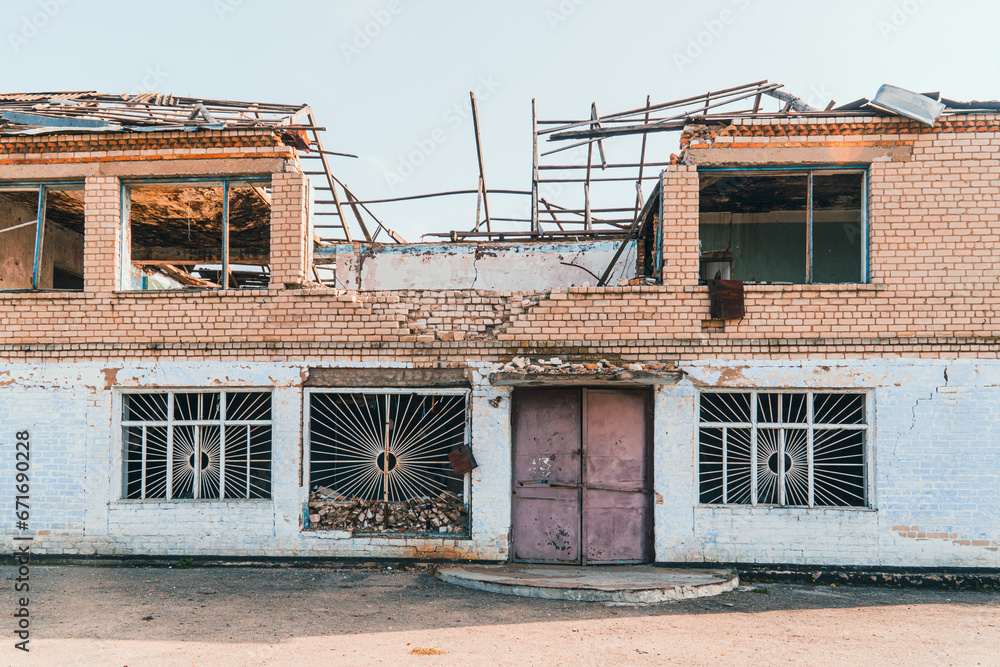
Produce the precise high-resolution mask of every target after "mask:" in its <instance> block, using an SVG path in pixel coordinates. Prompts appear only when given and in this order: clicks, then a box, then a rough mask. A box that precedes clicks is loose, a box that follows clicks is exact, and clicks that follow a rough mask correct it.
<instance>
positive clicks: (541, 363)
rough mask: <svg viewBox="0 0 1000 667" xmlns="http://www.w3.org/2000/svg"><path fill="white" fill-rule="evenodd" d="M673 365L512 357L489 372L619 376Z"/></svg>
mask: <svg viewBox="0 0 1000 667" xmlns="http://www.w3.org/2000/svg"><path fill="white" fill-rule="evenodd" d="M672 370H674V366H673V365H672V364H671V365H667V364H640V363H632V364H622V365H618V364H614V363H611V362H610V361H608V360H607V359H601V360H600V361H595V362H589V361H588V362H570V361H565V360H563V359H560V358H558V357H551V358H549V359H531V358H528V357H514V358H513V359H511V360H510V361H509V362H507V363H506V364H499V363H498V364H493V366H492V367H491V368H490V373H521V374H528V373H530V374H547V373H548V374H553V375H556V374H558V375H567V374H569V375H572V374H580V375H595V374H596V375H608V376H620V375H623V374H627V373H640V372H652V373H655V372H658V371H659V372H662V371H672Z"/></svg>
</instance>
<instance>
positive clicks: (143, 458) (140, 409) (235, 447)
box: [121, 390, 271, 500]
mask: <svg viewBox="0 0 1000 667" xmlns="http://www.w3.org/2000/svg"><path fill="white" fill-rule="evenodd" d="M121 423H122V433H123V466H122V467H123V481H122V497H123V498H125V499H127V500H139V499H163V500H194V499H203V500H207V499H215V500H225V499H232V498H244V499H249V498H270V497H271V393H270V392H267V391H253V390H238V391H170V392H129V393H123V394H122V422H121Z"/></svg>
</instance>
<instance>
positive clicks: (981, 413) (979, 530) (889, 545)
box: [654, 359, 1000, 567]
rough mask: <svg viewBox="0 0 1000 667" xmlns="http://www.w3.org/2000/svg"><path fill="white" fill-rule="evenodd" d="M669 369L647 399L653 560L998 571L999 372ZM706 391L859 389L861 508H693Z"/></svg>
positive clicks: (759, 364)
mask: <svg viewBox="0 0 1000 667" xmlns="http://www.w3.org/2000/svg"><path fill="white" fill-rule="evenodd" d="M681 369H683V370H684V371H685V372H686V373H687V377H686V378H685V379H684V380H682V381H681V382H680V383H678V385H676V386H674V387H669V388H663V389H659V390H658V391H657V394H656V413H655V414H656V427H655V431H656V434H657V445H656V448H655V452H656V453H655V456H656V460H655V464H654V471H655V479H654V485H655V486H654V490H655V491H656V492H657V493H659V494H661V495H662V496H663V497H664V502H663V504H657V505H656V506H655V510H656V518H655V526H656V528H655V531H656V533H655V545H656V549H655V550H656V558H657V560H658V561H668V562H690V561H698V562H701V561H708V562H713V561H718V562H755V563H756V562H759V563H776V562H784V563H800V564H829V565H883V566H902V565H909V566H941V565H949V566H970V567H971V566H975V567H997V566H998V565H1000V518H998V516H1000V515H998V514H997V512H996V508H997V507H998V506H1000V488H998V487H997V485H996V483H995V471H996V470H998V469H1000V416H998V414H997V411H996V406H997V405H1000V363H998V362H996V361H983V360H975V359H955V360H913V359H905V360H904V359H883V360H864V361H862V360H856V361H843V360H839V361H823V360H809V361H749V360H747V361H733V362H725V363H717V362H710V361H704V362H691V363H687V364H683V365H682V366H681ZM708 387H728V388H754V389H759V390H767V389H774V390H778V389H784V388H796V389H816V390H820V389H854V390H859V389H860V390H870V391H871V392H872V394H873V405H874V414H873V415H870V419H871V422H872V424H873V431H872V432H873V439H872V441H871V442H869V444H868V449H869V463H870V467H869V476H870V477H869V488H870V492H871V493H872V494H873V495H872V507H870V508H858V509H834V508H812V509H802V508H780V507H765V506H761V507H749V506H734V505H731V506H724V507H722V506H707V505H700V504H699V503H698V497H697V490H698V486H697V482H698V469H697V465H698V464H697V457H698V446H697V438H698V436H697V433H698V424H697V420H698V415H697V410H696V406H697V392H698V391H699V389H701V388H708ZM914 527H916V528H914ZM901 528H905V530H902V529H901ZM911 529H912V530H911ZM917 531H919V532H917ZM911 534H912V535H911ZM918 534H919V535H920V537H917V535H918ZM928 535H933V537H928ZM941 535H945V536H946V537H941Z"/></svg>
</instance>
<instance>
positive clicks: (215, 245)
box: [127, 181, 271, 290]
mask: <svg viewBox="0 0 1000 667" xmlns="http://www.w3.org/2000/svg"><path fill="white" fill-rule="evenodd" d="M270 220H271V198H270V194H269V193H268V191H267V189H266V188H264V187H263V185H262V184H255V183H239V182H235V181H223V182H221V183H194V184H153V185H147V184H137V185H133V186H132V187H131V188H130V199H129V230H130V233H131V249H132V255H131V271H130V275H129V280H128V281H127V283H128V286H129V287H130V288H131V289H152V290H167V289H192V288H201V289H222V288H228V289H252V288H262V287H267V286H268V283H269V274H270V271H269V265H270V248H271V243H270V233H271V232H270Z"/></svg>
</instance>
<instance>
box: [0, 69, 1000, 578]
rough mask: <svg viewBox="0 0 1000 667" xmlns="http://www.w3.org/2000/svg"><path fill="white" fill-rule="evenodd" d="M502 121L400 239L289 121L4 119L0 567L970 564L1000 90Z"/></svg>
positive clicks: (976, 524) (991, 478) (997, 272)
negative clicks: (123, 560)
mask: <svg viewBox="0 0 1000 667" xmlns="http://www.w3.org/2000/svg"><path fill="white" fill-rule="evenodd" d="M533 120H534V130H533V134H532V139H533V141H534V146H535V149H534V164H533V165H532V185H531V189H530V191H529V190H526V191H524V192H523V193H519V194H517V196H522V197H526V198H527V200H530V202H531V206H530V215H529V217H526V218H525V220H523V221H519V220H511V219H503V218H500V217H497V216H491V215H490V210H489V204H490V200H489V197H490V196H494V197H496V196H497V192H496V191H492V190H490V189H489V188H487V187H486V182H485V178H484V176H483V173H482V170H480V174H479V188H478V190H473V191H472V193H473V194H477V196H478V199H479V201H480V203H481V205H482V211H481V212H477V217H476V222H475V225H474V226H470V227H471V228H470V229H469V230H467V231H461V232H458V231H443V232H441V233H439V234H431V235H428V238H425V239H423V240H421V241H419V242H407V241H406V240H404V239H403V238H402V236H401V235H400V234H399V233H397V232H395V231H393V230H391V229H390V228H389V227H388V226H387V225H386V224H383V222H382V221H381V220H380V219H379V218H377V217H376V216H375V214H374V213H373V208H377V206H376V204H375V200H369V201H364V200H362V199H361V198H359V197H357V196H356V195H355V194H354V193H353V192H352V191H351V190H350V189H349V188H348V187H347V186H346V185H345V184H344V183H343V182H342V181H341V180H340V179H339V178H338V177H337V176H336V175H335V173H334V170H333V169H332V165H331V163H332V160H333V159H335V158H337V157H339V156H340V154H338V153H336V152H334V151H331V150H328V149H325V148H324V147H323V144H322V140H321V133H322V132H323V128H322V127H320V126H319V125H318V124H317V120H316V119H315V117H314V115H313V112H312V110H311V109H310V108H309V107H308V106H303V105H277V104H263V103H250V102H230V101H219V100H203V99H192V98H182V97H172V96H170V95H163V94H142V95H139V96H132V97H130V96H127V95H122V96H119V95H99V94H96V93H51V92H49V93H46V92H43V93H33V94H4V95H0V290H2V291H0V310H2V317H3V321H4V326H3V328H2V330H0V360H2V366H0V434H2V441H3V442H4V443H5V447H6V451H7V452H8V455H7V456H5V457H4V461H5V468H6V474H5V475H4V476H3V478H2V479H0V490H2V501H0V502H3V503H5V504H6V506H7V508H8V511H7V512H6V514H5V518H4V519H3V521H2V524H0V527H2V540H3V543H4V544H5V546H6V548H8V549H10V548H13V545H14V544H15V542H14V539H15V537H31V538H32V545H33V546H32V549H33V551H35V552H37V553H49V554H103V555H177V556H194V555H229V556H303V557H309V556H316V557H393V558H398V557H416V558H422V559H432V558H433V559H478V560H488V561H505V560H512V561H517V562H541V563H571V564H596V563H647V562H661V563H681V562H720V563H736V562H740V563H790V564H816V565H823V564H827V565H877V566H911V567H913V566H954V567H990V568H996V567H998V566H1000V551H998V550H1000V519H998V518H997V517H998V516H1000V515H998V513H997V506H998V505H1000V485H998V484H997V472H998V470H1000V410H998V409H997V407H998V405H1000V362H998V360H997V356H998V350H1000V347H998V335H1000V315H998V310H997V307H998V304H1000V290H998V287H997V282H998V278H1000V250H998V248H1000V205H998V204H997V201H998V198H1000V104H998V103H996V102H956V101H953V100H949V99H946V98H943V97H942V96H941V95H939V94H919V95H918V94H915V93H911V92H908V91H905V90H902V89H898V88H894V87H892V86H883V87H882V89H880V90H879V91H878V94H877V95H876V96H874V97H873V98H872V99H860V100H858V101H856V102H852V103H850V104H846V105H840V106H835V105H833V104H831V105H830V106H829V107H828V108H826V109H816V108H813V107H811V106H809V105H807V104H805V103H804V102H802V101H801V100H799V99H798V98H796V97H794V96H792V95H789V94H788V93H786V92H784V90H783V89H782V87H781V86H780V85H778V84H771V83H768V82H766V81H764V82H756V83H752V84H747V85H744V86H738V87H735V88H730V89H726V90H720V91H715V92H712V93H708V94H705V95H699V96H696V97H691V98H686V99H679V100H675V101H669V102H665V103H656V104H654V103H651V102H647V104H646V105H645V106H643V107H639V108H637V109H632V110H627V111H623V112H619V113H613V114H607V115H601V114H599V113H598V112H597V108H596V105H595V106H592V107H591V109H590V113H589V114H586V115H585V116H583V117H582V118H580V119H579V120H578V121H566V120H559V121H546V120H544V119H539V118H533ZM476 127H477V132H478V122H477V125H476ZM659 132H675V133H677V134H678V135H679V137H680V140H679V141H680V143H679V147H678V149H677V153H676V154H673V155H650V156H647V154H646V153H647V144H646V137H647V136H649V135H652V134H654V133H659ZM628 137H631V138H632V139H634V140H636V141H639V140H641V142H642V143H641V153H639V154H637V155H634V156H632V157H631V158H629V159H618V158H617V157H615V154H614V151H613V149H612V144H613V142H616V141H620V140H624V139H623V138H628ZM570 149H575V153H574V152H573V150H570ZM570 154H575V155H581V156H582V158H581V159H579V160H573V159H569V158H566V159H565V160H563V159H562V158H563V157H564V156H566V155H570ZM560 160H562V161H560ZM480 165H482V159H481V154H480ZM615 183H617V184H619V185H621V184H624V185H626V186H627V187H628V188H632V187H633V186H635V188H636V191H637V192H638V196H635V197H633V196H632V195H631V194H628V193H626V194H625V195H623V196H620V197H618V199H617V200H616V201H613V202H612V203H607V202H608V200H606V199H605V200H600V199H599V198H598V197H597V194H596V193H597V192H598V190H599V189H600V188H601V187H603V186H609V187H611V186H614V184H615ZM553 184H563V185H565V186H566V187H565V188H563V190H564V191H567V192H568V191H570V190H571V191H572V193H573V194H574V196H575V197H576V196H580V197H582V199H581V200H580V201H575V200H574V201H569V200H568V199H562V200H559V201H558V202H557V201H556V197H555V196H554V195H553V194H552V193H553V191H555V189H554V188H553V187H550V186H552V185H553ZM509 192H510V191H508V193H509ZM495 204H496V201H495V200H494V205H495ZM494 208H495V210H498V209H496V206H494ZM526 210H527V207H526ZM15 440H20V441H22V442H24V443H27V444H26V445H25V446H24V447H23V449H24V450H25V451H30V456H29V455H26V456H24V457H23V459H15V454H14V451H15ZM22 463H24V464H25V465H21V464H22ZM19 473H23V475H24V477H23V478H19V477H18V474H19ZM19 485H28V486H27V487H26V486H19ZM25 488H29V491H30V521H28V522H26V523H23V524H18V523H17V521H16V516H15V496H17V495H18V494H20V495H24V493H22V491H24V489H25Z"/></svg>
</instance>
